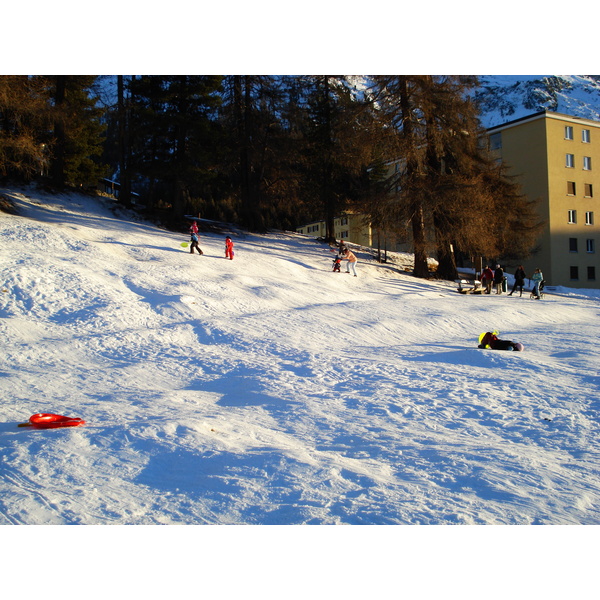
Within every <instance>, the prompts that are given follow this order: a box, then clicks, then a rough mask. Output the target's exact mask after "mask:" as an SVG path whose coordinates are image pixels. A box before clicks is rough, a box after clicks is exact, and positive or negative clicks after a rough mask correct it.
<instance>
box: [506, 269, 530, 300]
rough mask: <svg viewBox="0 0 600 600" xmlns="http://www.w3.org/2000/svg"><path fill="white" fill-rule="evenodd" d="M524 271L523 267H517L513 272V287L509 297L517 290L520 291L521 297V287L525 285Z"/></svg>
mask: <svg viewBox="0 0 600 600" xmlns="http://www.w3.org/2000/svg"><path fill="white" fill-rule="evenodd" d="M525 277H526V275H525V269H524V268H523V265H519V268H518V269H517V270H516V271H515V285H513V289H512V292H511V293H510V294H509V296H512V295H513V293H514V292H515V290H516V289H517V288H519V290H520V291H521V294H520V295H521V296H522V295H523V286H524V285H525Z"/></svg>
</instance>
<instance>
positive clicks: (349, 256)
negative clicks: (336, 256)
mask: <svg viewBox="0 0 600 600" xmlns="http://www.w3.org/2000/svg"><path fill="white" fill-rule="evenodd" d="M343 258H344V260H347V261H348V263H347V264H346V273H350V269H351V268H352V273H354V277H356V263H357V262H358V260H357V259H356V256H355V255H354V252H352V251H351V250H349V249H348V248H346V251H345V252H344V255H343Z"/></svg>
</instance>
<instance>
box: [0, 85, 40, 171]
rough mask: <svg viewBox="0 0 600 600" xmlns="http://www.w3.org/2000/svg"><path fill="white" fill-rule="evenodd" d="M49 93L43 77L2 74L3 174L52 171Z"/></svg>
mask: <svg viewBox="0 0 600 600" xmlns="http://www.w3.org/2000/svg"><path fill="white" fill-rule="evenodd" d="M48 127H49V116H48V94H47V90H46V86H45V83H44V82H42V81H40V79H39V78H35V77H28V76H23V75H10V76H8V75H7V76H0V176H2V177H12V178H22V179H24V180H27V181H29V180H31V179H34V178H36V177H41V176H45V175H47V174H48V164H49V154H48V153H49V146H48V142H49V139H48V136H47V131H48Z"/></svg>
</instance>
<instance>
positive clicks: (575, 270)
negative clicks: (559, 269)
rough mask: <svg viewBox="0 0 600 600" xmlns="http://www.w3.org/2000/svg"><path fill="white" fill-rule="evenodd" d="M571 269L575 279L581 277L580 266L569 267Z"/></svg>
mask: <svg viewBox="0 0 600 600" xmlns="http://www.w3.org/2000/svg"><path fill="white" fill-rule="evenodd" d="M569 271H570V277H571V279H573V280H575V281H576V280H578V279H579V267H569Z"/></svg>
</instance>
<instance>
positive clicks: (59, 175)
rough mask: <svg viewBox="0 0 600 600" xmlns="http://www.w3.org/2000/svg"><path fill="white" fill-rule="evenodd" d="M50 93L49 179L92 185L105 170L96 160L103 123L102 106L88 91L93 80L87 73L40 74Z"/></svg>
mask: <svg viewBox="0 0 600 600" xmlns="http://www.w3.org/2000/svg"><path fill="white" fill-rule="evenodd" d="M44 79H45V81H46V83H47V86H48V91H49V94H50V96H51V102H52V107H51V109H50V114H51V118H52V121H53V127H54V129H53V135H52V139H51V141H50V144H49V146H50V153H51V167H50V175H51V179H52V183H53V184H54V185H55V186H56V187H57V188H62V187H64V186H65V185H66V184H70V185H79V186H92V187H95V186H96V185H97V183H98V179H100V177H102V176H104V175H105V174H106V169H107V167H106V165H103V164H101V163H100V162H99V160H98V159H99V157H100V156H101V154H102V144H103V141H104V140H103V134H104V130H105V126H104V125H103V124H102V121H101V118H102V115H103V112H104V111H103V109H102V108H100V107H98V106H97V98H96V97H94V96H93V95H92V86H93V84H94V82H95V80H96V77H95V76H91V75H85V76H84V75H56V76H51V77H44Z"/></svg>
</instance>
